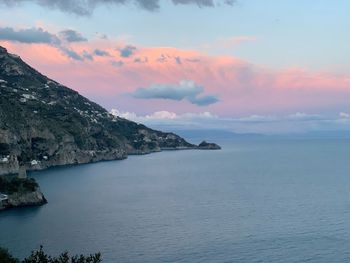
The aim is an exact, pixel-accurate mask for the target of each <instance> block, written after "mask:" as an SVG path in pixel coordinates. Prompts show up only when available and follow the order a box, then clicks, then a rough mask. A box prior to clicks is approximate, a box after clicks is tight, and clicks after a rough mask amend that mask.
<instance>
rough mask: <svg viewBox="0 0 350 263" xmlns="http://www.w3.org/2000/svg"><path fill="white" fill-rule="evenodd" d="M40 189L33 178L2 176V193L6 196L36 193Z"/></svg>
mask: <svg viewBox="0 0 350 263" xmlns="http://www.w3.org/2000/svg"><path fill="white" fill-rule="evenodd" d="M37 188H38V184H37V182H36V181H35V180H34V179H33V178H26V179H22V178H18V177H9V176H0V192H1V193H4V194H13V193H28V192H34V191H35V190H36V189H37Z"/></svg>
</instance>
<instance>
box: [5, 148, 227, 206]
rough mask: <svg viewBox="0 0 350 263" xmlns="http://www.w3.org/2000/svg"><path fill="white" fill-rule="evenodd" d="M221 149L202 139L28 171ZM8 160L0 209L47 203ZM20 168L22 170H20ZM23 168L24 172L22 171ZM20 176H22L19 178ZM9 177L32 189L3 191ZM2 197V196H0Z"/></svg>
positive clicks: (97, 156) (40, 167) (15, 164)
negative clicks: (153, 154) (159, 154)
mask: <svg viewBox="0 0 350 263" xmlns="http://www.w3.org/2000/svg"><path fill="white" fill-rule="evenodd" d="M218 149H221V147H220V146H219V145H217V144H215V143H207V142H205V141H203V142H202V143H200V144H199V145H198V146H189V147H163V148H160V149H153V150H147V151H130V152H129V153H128V154H126V155H119V154H116V155H113V154H106V153H104V154H102V155H98V154H97V155H96V154H94V155H91V158H83V159H80V161H79V162H72V161H71V160H68V161H67V162H62V163H52V162H51V163H50V164H51V165H49V163H41V162H40V163H37V164H35V165H33V166H32V167H28V168H29V169H28V168H27V169H28V171H38V170H45V169H48V168H52V167H57V166H69V165H78V164H88V163H96V162H100V161H113V160H123V159H126V158H127V157H128V155H145V154H150V153H155V152H161V151H178V150H218ZM9 160H12V162H13V163H9V164H8V167H9V169H8V170H5V169H3V168H4V167H1V168H2V169H1V172H0V175H1V176H0V179H1V178H2V179H1V180H0V211H2V210H6V209H10V208H16V207H18V208H19V207H29V206H41V205H44V204H47V200H46V198H45V196H44V194H43V193H42V192H41V190H40V188H39V185H38V184H37V183H36V182H35V180H34V179H33V178H30V179H29V178H27V177H26V168H23V167H22V168H21V167H20V166H19V164H18V161H17V158H14V157H10V158H9ZM21 170H22V171H21ZM23 170H24V172H23ZM21 177H22V178H21ZM10 178H12V179H13V178H16V179H17V182H18V180H19V181H20V182H21V183H22V184H24V183H26V182H28V183H32V184H33V185H34V186H33V187H34V188H33V189H31V190H30V191H28V189H25V190H24V191H23V189H22V191H15V192H12V193H8V192H7V191H6V189H5V191H4V189H3V188H4V181H7V182H9V181H10ZM1 197H2V198H1Z"/></svg>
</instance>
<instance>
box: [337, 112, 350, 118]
mask: <svg viewBox="0 0 350 263" xmlns="http://www.w3.org/2000/svg"><path fill="white" fill-rule="evenodd" d="M339 118H341V119H350V114H349V113H347V112H339Z"/></svg>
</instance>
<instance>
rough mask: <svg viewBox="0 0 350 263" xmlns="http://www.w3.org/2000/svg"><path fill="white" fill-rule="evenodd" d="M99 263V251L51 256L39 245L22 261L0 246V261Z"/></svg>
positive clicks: (17, 262) (6, 262)
mask: <svg viewBox="0 0 350 263" xmlns="http://www.w3.org/2000/svg"><path fill="white" fill-rule="evenodd" d="M20 262H21V263H100V262H102V257H101V253H96V254H92V255H89V256H84V255H80V256H70V255H69V254H68V252H64V253H62V254H61V255H59V256H58V257H52V256H50V255H48V254H46V253H45V251H44V249H43V247H42V246H41V247H40V249H39V250H36V251H32V253H31V255H30V256H29V257H27V258H25V259H23V260H22V261H20V260H18V259H16V258H14V257H13V256H12V255H11V254H10V253H9V252H8V250H6V249H3V248H0V263H20Z"/></svg>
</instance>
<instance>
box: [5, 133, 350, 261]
mask: <svg viewBox="0 0 350 263" xmlns="http://www.w3.org/2000/svg"><path fill="white" fill-rule="evenodd" d="M220 143H221V144H222V146H223V150H222V151H192V150H188V151H168V152H163V153H157V154H152V155H146V156H132V157H130V158H129V159H128V160H125V161H114V162H103V163H97V164H89V165H82V166H76V167H65V168H58V169H51V170H47V171H43V172H37V173H33V174H32V176H33V177H35V178H36V179H37V180H38V181H39V183H40V185H41V187H42V189H43V191H44V192H45V194H46V197H47V199H48V201H49V204H47V205H45V206H43V207H40V208H28V209H19V210H10V211H7V212H3V213H0V246H5V247H8V248H9V249H10V251H11V252H13V253H14V254H15V255H16V256H19V257H23V256H25V255H28V254H29V252H30V250H32V249H35V248H38V246H39V245H40V244H42V245H44V247H45V248H46V250H47V251H48V252H50V253H52V254H57V253H59V252H61V251H63V250H66V249H67V250H69V251H71V252H72V253H91V252H96V251H100V252H102V254H103V257H104V259H105V261H104V262H284V263H286V262H287V263H288V262H327V263H328V262H349V261H350V140H345V139H342V140H330V139H327V140H326V139H323V140H321V139H317V140H316V139H315V140H310V139H270V138H257V139H236V140H226V141H221V142H220Z"/></svg>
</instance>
